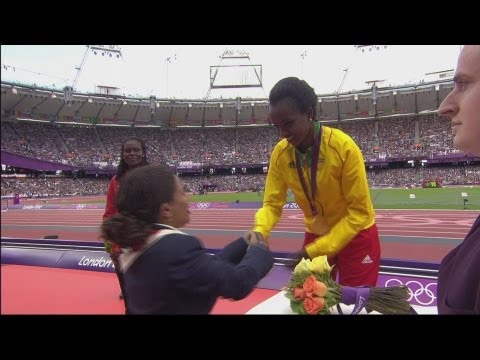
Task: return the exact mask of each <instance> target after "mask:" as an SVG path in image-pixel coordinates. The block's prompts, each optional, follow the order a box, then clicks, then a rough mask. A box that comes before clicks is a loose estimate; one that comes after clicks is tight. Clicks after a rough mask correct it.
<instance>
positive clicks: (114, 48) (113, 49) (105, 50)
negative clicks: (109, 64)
mask: <svg viewBox="0 0 480 360" xmlns="http://www.w3.org/2000/svg"><path fill="white" fill-rule="evenodd" d="M91 52H92V53H93V54H94V55H97V54H101V55H102V56H108V57H116V58H117V59H120V58H121V59H122V60H123V56H122V50H121V49H120V47H119V46H118V45H87V50H86V51H85V54H84V55H83V59H82V63H81V64H80V66H79V67H76V68H75V69H76V70H77V75H76V76H75V80H73V83H72V86H71V87H72V90H75V87H76V86H77V82H78V79H79V78H80V74H81V73H82V70H83V68H84V66H85V62H86V61H87V58H88V55H89V54H90V53H91Z"/></svg>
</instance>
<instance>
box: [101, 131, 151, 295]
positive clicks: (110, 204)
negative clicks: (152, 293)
mask: <svg viewBox="0 0 480 360" xmlns="http://www.w3.org/2000/svg"><path fill="white" fill-rule="evenodd" d="M120 154H121V155H120V163H119V164H118V167H117V174H116V175H114V176H113V177H112V180H110V183H109V185H108V190H107V203H106V205H105V212H104V214H103V220H105V219H108V218H109V217H111V216H113V215H115V214H117V212H118V211H117V205H116V199H117V193H118V189H119V186H120V180H121V179H122V178H123V176H125V174H126V173H127V172H128V171H130V170H132V169H135V168H137V167H139V166H144V165H148V161H147V148H146V146H145V143H144V142H143V140H141V139H139V138H136V137H131V138H128V139H126V140H125V141H124V142H123V144H122V148H121V151H120ZM105 251H107V252H108V253H109V254H110V258H111V259H112V262H113V265H114V266H115V273H116V274H117V278H118V283H119V284H120V290H121V291H120V299H123V298H124V291H123V280H122V274H121V272H120V271H119V268H120V265H119V262H118V255H119V249H118V248H116V247H114V246H112V243H110V242H109V241H105Z"/></svg>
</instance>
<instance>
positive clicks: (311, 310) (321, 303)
mask: <svg viewBox="0 0 480 360" xmlns="http://www.w3.org/2000/svg"><path fill="white" fill-rule="evenodd" d="M324 307H325V299H324V298H322V297H306V298H305V300H303V308H304V309H305V311H306V312H307V314H309V315H316V314H318V312H319V311H320V310H322V309H323V308H324Z"/></svg>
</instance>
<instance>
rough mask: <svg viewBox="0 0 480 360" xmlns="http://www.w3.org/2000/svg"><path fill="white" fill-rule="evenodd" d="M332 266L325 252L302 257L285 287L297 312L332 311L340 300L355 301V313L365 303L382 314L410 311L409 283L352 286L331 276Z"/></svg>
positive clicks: (345, 302) (292, 306)
mask: <svg viewBox="0 0 480 360" xmlns="http://www.w3.org/2000/svg"><path fill="white" fill-rule="evenodd" d="M331 270H332V268H331V267H330V265H329V264H328V260H327V257H326V256H318V257H316V258H314V259H313V260H306V259H302V260H301V261H300V262H299V263H298V265H297V266H296V267H295V269H294V271H293V276H292V278H291V280H290V282H289V283H288V285H287V287H286V295H285V296H286V297H287V298H288V299H290V307H291V308H292V311H293V312H294V313H297V314H310V315H317V314H318V315H322V314H330V308H332V307H333V306H336V305H338V304H340V303H342V304H346V305H352V304H354V305H355V306H354V308H353V311H352V315H353V314H358V313H359V312H360V311H361V310H362V309H363V308H364V307H365V308H366V310H367V311H368V312H370V311H377V312H379V313H381V314H389V315H391V314H411V310H410V304H409V303H408V298H409V290H408V287H406V286H393V287H384V288H378V287H350V286H341V285H340V284H338V283H336V282H335V281H334V280H333V279H332V278H331V276H330V272H331Z"/></svg>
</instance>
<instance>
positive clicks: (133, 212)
mask: <svg viewBox="0 0 480 360" xmlns="http://www.w3.org/2000/svg"><path fill="white" fill-rule="evenodd" d="M174 192H175V174H174V173H173V172H172V171H171V170H170V169H169V168H168V167H167V166H166V165H147V166H141V167H138V168H135V169H133V170H131V171H129V172H128V173H127V174H126V175H125V176H124V177H123V178H122V180H121V182H120V188H119V190H118V194H117V202H116V205H117V209H118V214H117V215H114V216H112V217H110V218H109V219H107V220H105V221H104V222H103V223H102V227H101V238H102V239H104V240H108V241H111V242H113V243H115V244H117V245H118V246H120V247H122V248H133V249H138V248H140V247H141V246H143V244H144V243H145V241H146V239H147V238H148V236H150V234H151V232H152V230H153V229H155V226H154V225H153V224H154V223H157V222H158V214H159V211H160V205H161V204H164V203H168V202H170V201H172V200H173V196H174Z"/></svg>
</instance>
